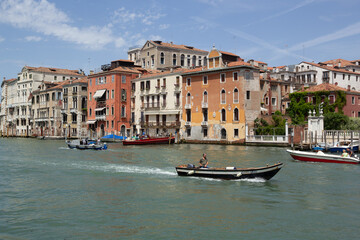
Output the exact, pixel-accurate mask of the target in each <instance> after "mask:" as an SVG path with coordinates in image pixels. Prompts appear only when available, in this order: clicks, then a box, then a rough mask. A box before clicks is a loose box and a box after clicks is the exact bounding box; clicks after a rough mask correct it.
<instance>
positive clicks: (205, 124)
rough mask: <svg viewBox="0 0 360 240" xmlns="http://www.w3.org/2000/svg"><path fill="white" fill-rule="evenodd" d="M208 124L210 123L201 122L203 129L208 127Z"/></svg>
mask: <svg viewBox="0 0 360 240" xmlns="http://www.w3.org/2000/svg"><path fill="white" fill-rule="evenodd" d="M208 124H209V123H208V121H202V122H201V126H202V127H207V126H208Z"/></svg>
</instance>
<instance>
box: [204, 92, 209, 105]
mask: <svg viewBox="0 0 360 240" xmlns="http://www.w3.org/2000/svg"><path fill="white" fill-rule="evenodd" d="M203 102H204V103H207V102H208V94H207V91H204V94H203Z"/></svg>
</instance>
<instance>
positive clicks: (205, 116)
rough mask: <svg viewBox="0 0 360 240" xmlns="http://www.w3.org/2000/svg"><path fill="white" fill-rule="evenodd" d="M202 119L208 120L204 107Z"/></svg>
mask: <svg viewBox="0 0 360 240" xmlns="http://www.w3.org/2000/svg"><path fill="white" fill-rule="evenodd" d="M203 121H204V122H207V121H208V110H207V109H206V108H205V109H203Z"/></svg>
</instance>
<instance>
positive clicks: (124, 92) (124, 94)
mask: <svg viewBox="0 0 360 240" xmlns="http://www.w3.org/2000/svg"><path fill="white" fill-rule="evenodd" d="M121 101H126V89H121Z"/></svg>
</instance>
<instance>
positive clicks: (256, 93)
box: [182, 48, 261, 142]
mask: <svg viewBox="0 0 360 240" xmlns="http://www.w3.org/2000/svg"><path fill="white" fill-rule="evenodd" d="M182 77H183V86H182V97H183V114H182V120H183V123H184V124H183V125H182V126H183V127H182V130H183V132H182V136H183V138H184V139H186V140H187V141H202V142H204V141H205V142H206V141H210V142H211V141H225V142H244V140H245V125H246V124H247V123H249V124H250V125H251V124H253V121H254V120H255V119H256V118H257V117H258V116H259V114H260V107H261V106H260V97H261V94H260V82H259V68H256V67H254V66H251V64H249V63H246V62H244V61H242V59H241V58H240V57H238V56H236V55H234V54H231V53H226V52H221V51H218V50H217V49H215V48H214V49H213V50H212V51H211V52H210V53H209V55H208V64H207V67H206V68H197V69H192V70H188V71H186V72H185V73H184V74H182Z"/></svg>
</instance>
